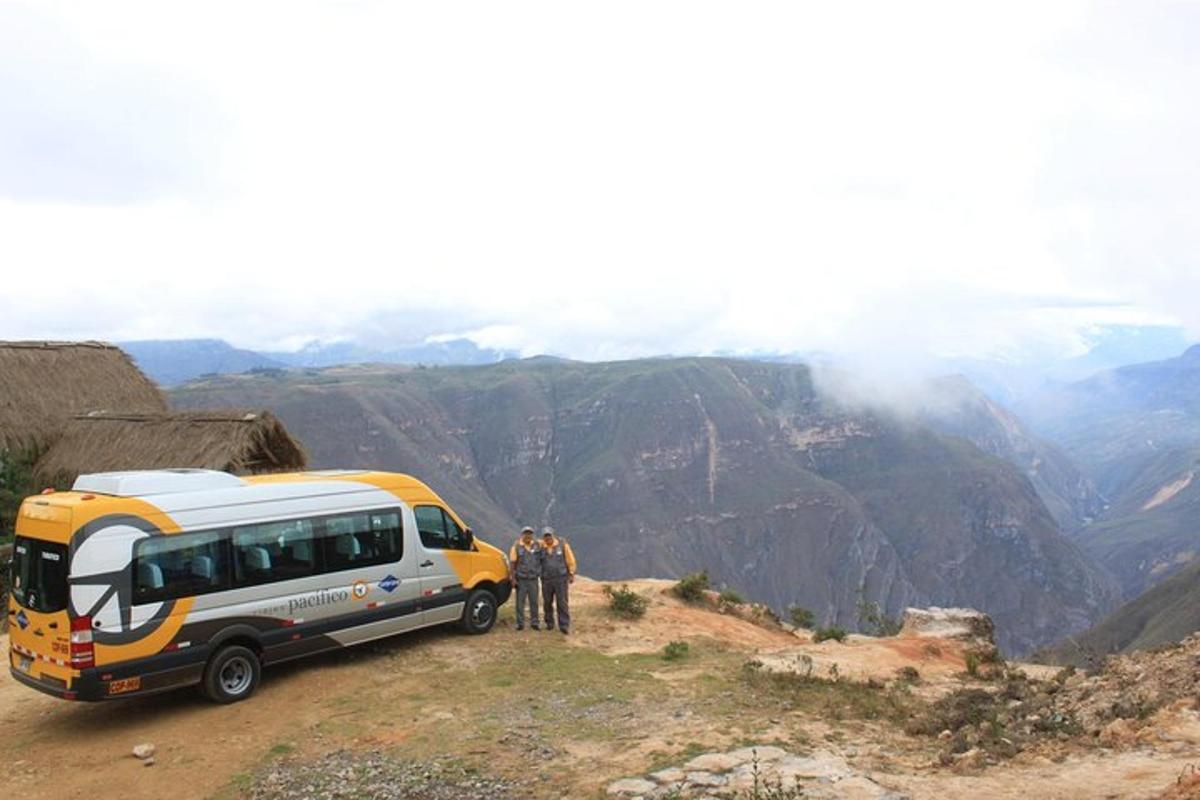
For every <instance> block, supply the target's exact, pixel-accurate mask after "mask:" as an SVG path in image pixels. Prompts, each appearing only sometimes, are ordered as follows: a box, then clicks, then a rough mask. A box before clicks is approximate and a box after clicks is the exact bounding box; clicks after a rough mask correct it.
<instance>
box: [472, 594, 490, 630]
mask: <svg viewBox="0 0 1200 800" xmlns="http://www.w3.org/2000/svg"><path fill="white" fill-rule="evenodd" d="M493 613H494V612H493V611H492V604H491V602H489V601H488V599H487V598H486V597H481V598H479V599H478V600H476V601H475V602H474V603H473V604H472V605H471V623H472V624H473V625H476V626H477V627H481V628H482V627H483V626H485V625H487V624H488V623H490V622H491V621H492V614H493Z"/></svg>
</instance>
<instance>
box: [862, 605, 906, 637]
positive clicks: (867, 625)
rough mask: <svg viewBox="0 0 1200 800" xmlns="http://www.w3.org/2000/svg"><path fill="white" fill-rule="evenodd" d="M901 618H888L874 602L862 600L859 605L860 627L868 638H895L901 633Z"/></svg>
mask: <svg viewBox="0 0 1200 800" xmlns="http://www.w3.org/2000/svg"><path fill="white" fill-rule="evenodd" d="M901 625H902V622H901V620H900V618H899V617H892V616H888V614H886V613H884V610H883V609H882V608H880V606H879V603H876V602H875V601H874V600H872V601H871V602H869V603H868V602H867V601H865V600H862V601H860V602H859V604H858V627H859V630H861V631H862V632H863V633H865V634H867V635H868V636H895V635H896V634H898V633H899V632H900V628H901Z"/></svg>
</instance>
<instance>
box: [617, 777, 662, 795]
mask: <svg viewBox="0 0 1200 800" xmlns="http://www.w3.org/2000/svg"><path fill="white" fill-rule="evenodd" d="M657 788H658V785H657V784H655V783H651V782H650V781H647V780H643V779H642V778H622V779H621V780H619V781H613V782H612V783H610V784H609V785H608V789H607V792H608V795H609V796H610V797H641V796H642V795H645V794H648V793H650V792H652V791H654V790H655V789H657Z"/></svg>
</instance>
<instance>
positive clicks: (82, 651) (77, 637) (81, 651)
mask: <svg viewBox="0 0 1200 800" xmlns="http://www.w3.org/2000/svg"><path fill="white" fill-rule="evenodd" d="M71 666H72V667H73V668H74V669H90V668H92V667H94V666H96V651H95V649H94V648H93V647H92V618H91V617H76V618H75V619H73V620H71Z"/></svg>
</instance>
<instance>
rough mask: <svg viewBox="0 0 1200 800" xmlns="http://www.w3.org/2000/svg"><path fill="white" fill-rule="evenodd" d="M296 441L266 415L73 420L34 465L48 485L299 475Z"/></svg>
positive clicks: (302, 458)
mask: <svg viewBox="0 0 1200 800" xmlns="http://www.w3.org/2000/svg"><path fill="white" fill-rule="evenodd" d="M307 463H308V457H307V456H306V455H305V453H304V450H303V448H302V447H301V446H300V444H299V442H297V441H296V440H295V439H293V438H292V437H291V435H290V434H288V432H287V430H286V429H285V428H284V427H283V423H282V422H280V421H279V419H278V418H277V417H276V416H275V415H274V414H272V413H271V412H270V411H229V410H224V411H176V412H171V413H166V414H101V413H96V414H86V415H82V416H78V417H75V418H74V419H72V420H71V421H70V422H69V423H68V424H67V426H66V429H65V430H64V431H63V434H62V436H61V437H60V438H59V439H58V440H57V441H56V442H55V443H54V445H53V446H52V447H51V448H50V449H49V450H48V451H46V454H45V455H43V456H42V457H41V459H40V460H39V461H38V462H37V466H36V469H35V472H36V473H37V475H38V478H39V479H40V480H42V481H44V482H46V483H53V484H58V485H69V484H70V483H71V482H72V481H74V480H75V478H76V476H78V475H81V474H84V473H88V472H109V471H115V470H126V469H167V468H171V467H199V468H204V469H219V470H224V471H226V472H232V473H235V474H240V475H248V474H257V473H262V472H285V471H290V470H300V469H304V467H305V466H306V465H307Z"/></svg>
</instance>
